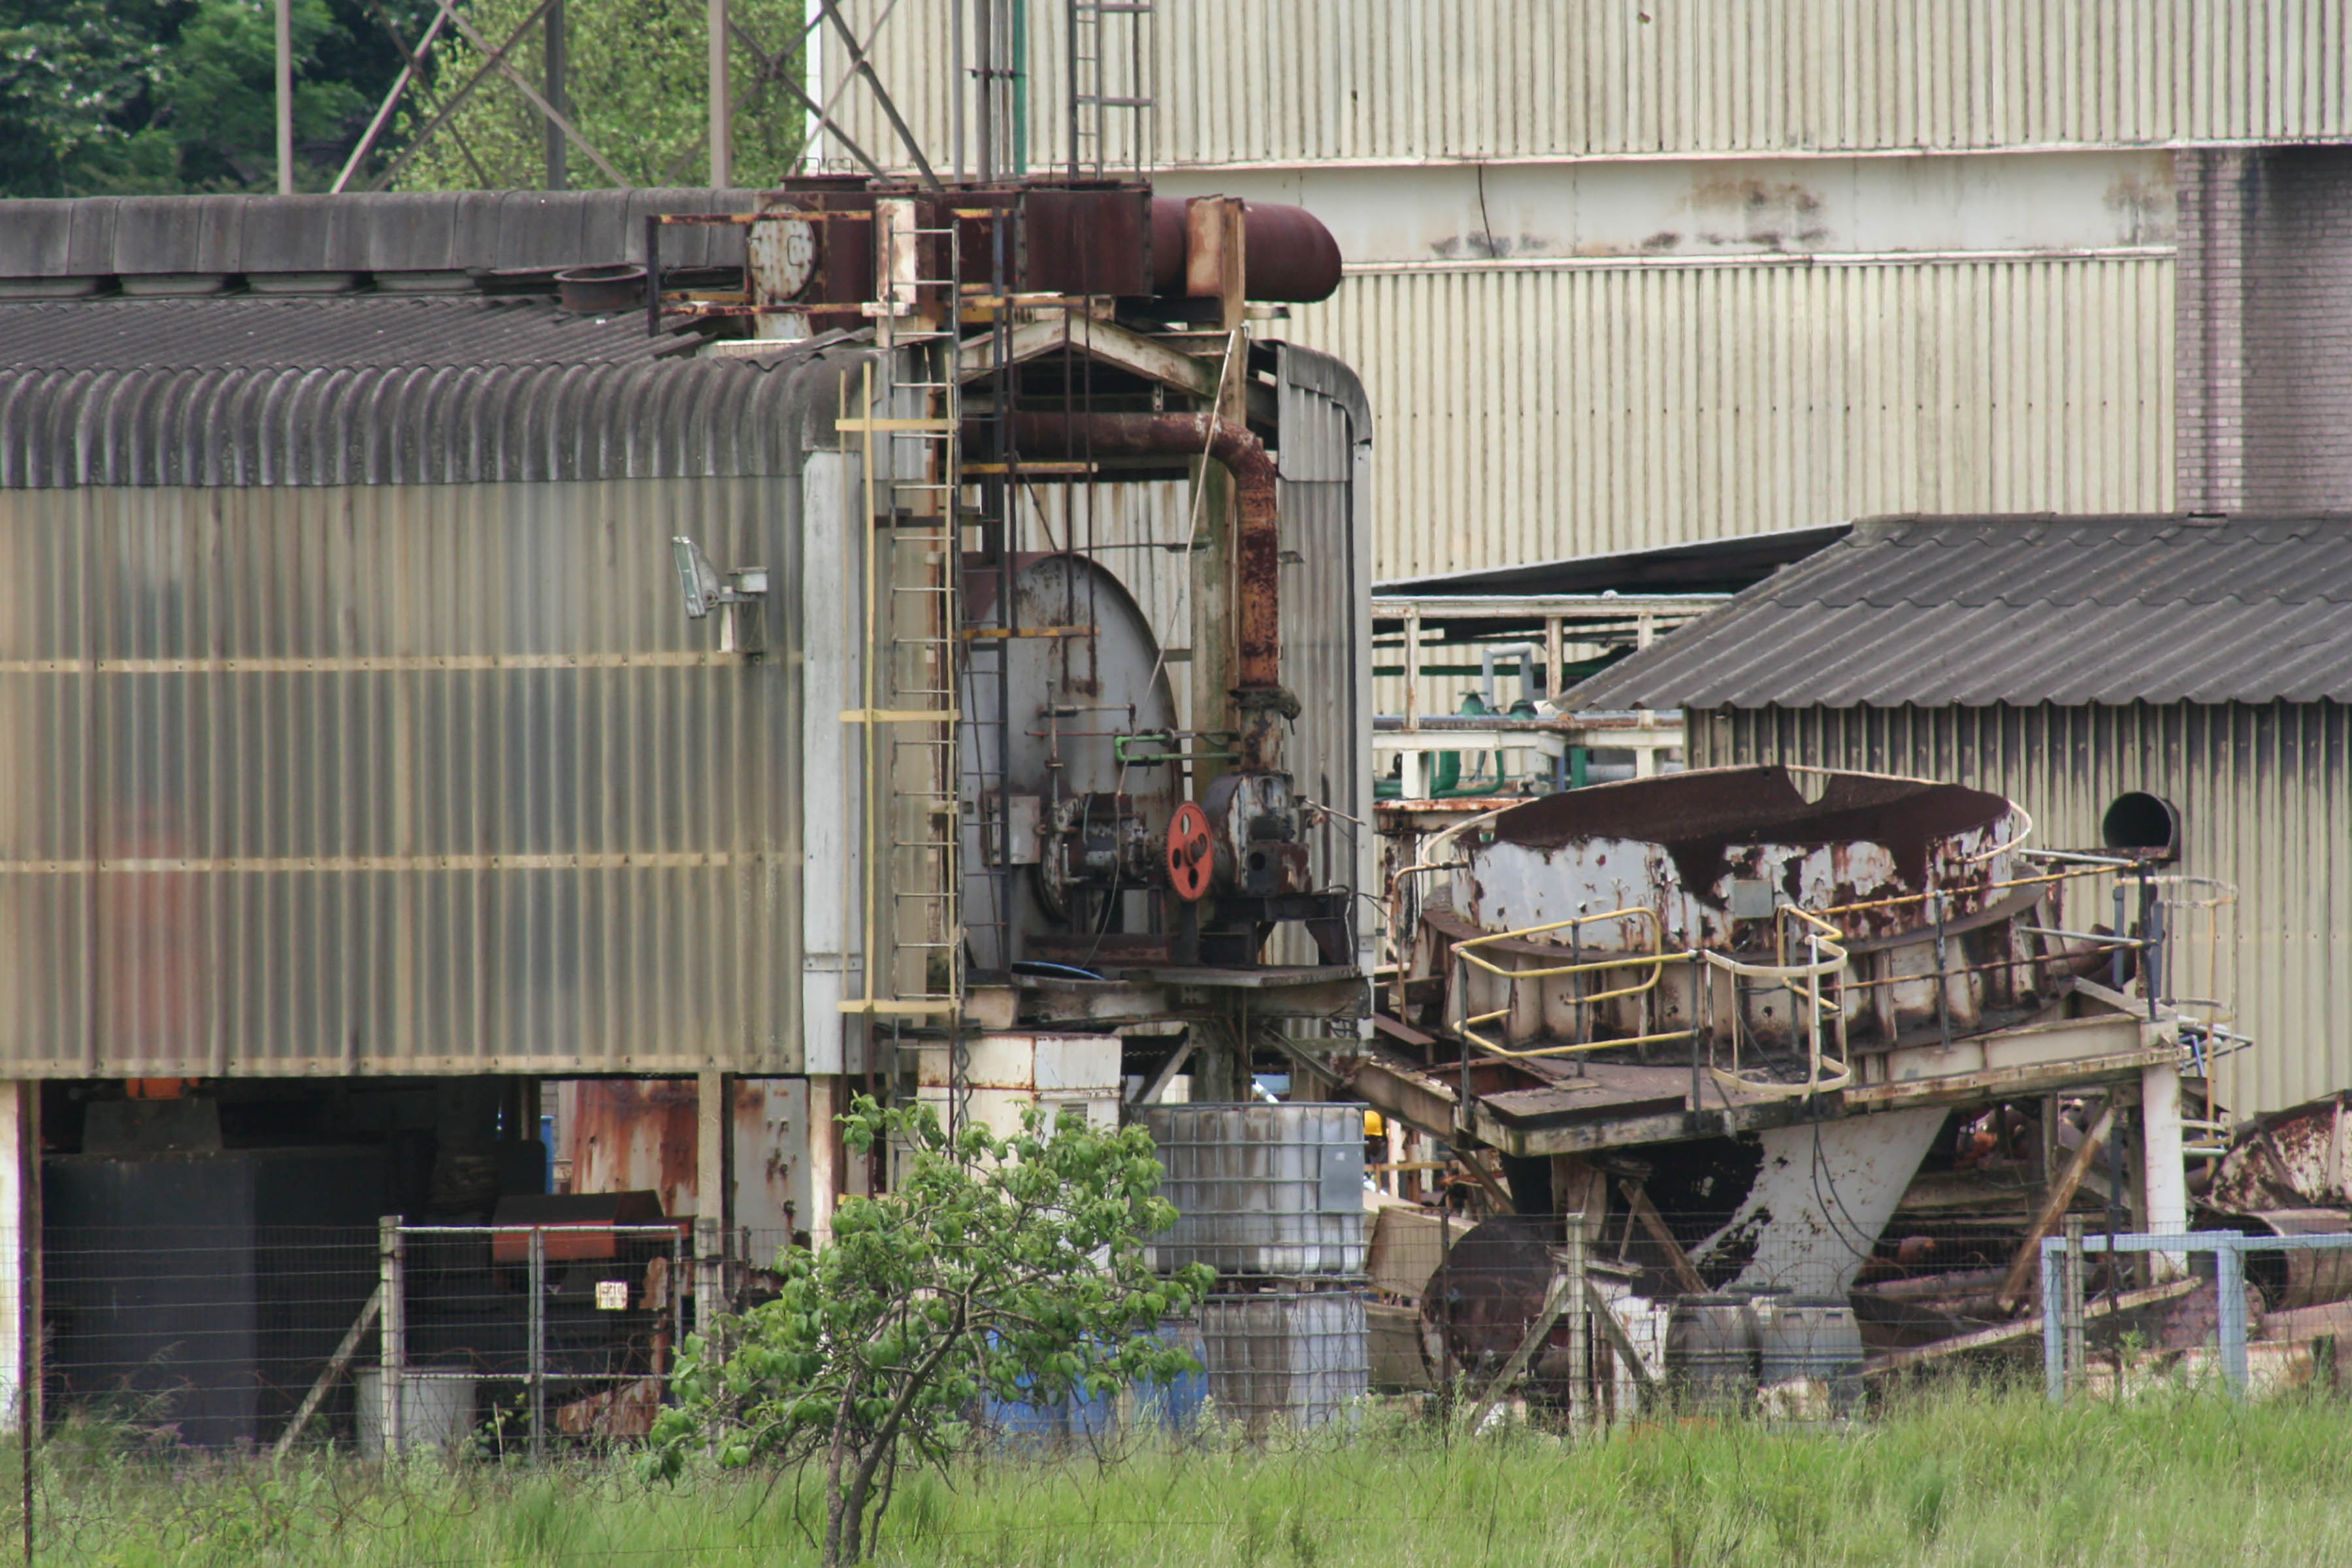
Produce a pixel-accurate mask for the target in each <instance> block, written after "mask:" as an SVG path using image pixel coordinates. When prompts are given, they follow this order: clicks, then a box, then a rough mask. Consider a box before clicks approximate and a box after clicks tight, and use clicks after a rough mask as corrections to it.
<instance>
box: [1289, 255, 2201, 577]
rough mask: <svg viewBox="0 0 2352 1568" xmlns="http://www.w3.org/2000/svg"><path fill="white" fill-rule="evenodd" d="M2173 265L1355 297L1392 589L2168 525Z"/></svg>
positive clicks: (1301, 325)
mask: <svg viewBox="0 0 2352 1568" xmlns="http://www.w3.org/2000/svg"><path fill="white" fill-rule="evenodd" d="M2172 288H2173V266H2172V263H2171V261H2170V260H2168V259H2166V258H2119V259H2092V260H2046V261H1985V262H1955V263H1943V264H1925V265H1899V266H1806V265H1801V264H1777V263H1776V264H1772V265H1766V266H1702V267H1624V268H1561V269H1556V270H1532V269H1531V270H1524V271H1514V270H1507V269H1501V268H1497V269H1493V270H1479V271H1463V272H1451V273H1404V274H1379V275H1368V276H1358V277H1351V278H1350V279H1349V280H1348V281H1347V283H1346V284H1344V285H1343V286H1342V288H1341V289H1340V291H1339V295H1338V296H1337V298H1335V299H1334V300H1331V301H1330V302H1329V303H1328V304H1324V305H1317V306H1309V307H1301V308H1298V309H1297V310H1296V312H1295V315H1294V318H1293V320H1292V321H1290V322H1288V323H1286V326H1285V327H1284V329H1283V335H1284V336H1286V337H1287V338H1290V339H1292V340H1294V341H1297V342H1302V343H1307V344H1311V345H1313V346H1314V347H1316V348H1318V349H1321V350H1323V351H1325V352H1327V353H1333V354H1336V355H1338V356H1339V357H1340V358H1341V359H1343V360H1345V361H1347V362H1348V363H1349V364H1352V365H1354V366H1356V367H1357V368H1358V370H1359V373H1360V374H1361V375H1362V377H1363V379H1364V382H1365V384H1366V385H1367V387H1368V389H1369V390H1370V396H1371V402H1372V406H1373V407H1374V409H1376V410H1377V411H1378V416H1379V420H1380V442H1379V444H1378V446H1377V447H1375V448H1374V451H1373V458H1372V461H1373V468H1374V473H1375V475H1376V481H1375V484H1374V496H1373V507H1374V515H1375V517H1376V519H1377V524H1376V543H1375V547H1374V552H1373V558H1374V566H1375V572H1376V574H1377V575H1378V576H1380V577H1381V578H1391V577H1402V576H1411V575H1413V574H1420V573H1428V572H1452V571H1467V570H1474V569H1476V568H1479V567H1486V566H1502V565H1508V564H1512V563H1517V562H1522V561H1538V560H1545V559H1549V558H1553V557H1558V556H1564V555H1581V554H1588V553H1594V552H1603V551H1612V550H1630V549H1640V548H1643V547H1646V546H1651V545H1658V544H1671V543H1678V542H1685V541H1688V540H1694V539H1706V538H1714V537H1719V536H1722V535H1727V534H1738V533H1757V532H1763V531H1769V530H1775V529H1786V528H1799V527H1805V526H1808V525H1811V524H1814V523H1819V522H1822V521H1827V520H1834V519H1838V518H1847V517H1856V516H1864V515H1868V514H1870V513H1874V512H1887V511H1912V510H1924V511H1962V512H1965V511H2035V510H2060V511H2134V510H2144V511H2161V510H2169V509H2170V508H2171V506H2172V504H2173V502H2172V383H2171V365H2172V331H2173V311H2172Z"/></svg>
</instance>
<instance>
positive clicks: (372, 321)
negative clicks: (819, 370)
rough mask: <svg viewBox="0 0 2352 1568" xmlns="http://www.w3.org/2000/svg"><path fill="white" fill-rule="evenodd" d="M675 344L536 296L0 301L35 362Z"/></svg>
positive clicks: (325, 360) (442, 354)
mask: <svg viewBox="0 0 2352 1568" xmlns="http://www.w3.org/2000/svg"><path fill="white" fill-rule="evenodd" d="M665 346H667V347H668V348H670V349H671V350H673V351H675V349H676V348H677V343H676V342H675V341H674V340H671V339H667V338H649V337H647V336H646V318H645V314H644V312H643V311H638V310H632V311H630V312H628V313H627V314H626V315H624V316H617V317H610V318H607V317H600V316H588V315H581V314H579V313H577V312H574V311H570V310H559V309H557V307H556V305H555V302H554V301H553V300H550V299H547V298H545V297H544V296H530V297H523V298H516V299H504V300H500V299H482V298H478V297H474V296H465V297H459V298H452V299H436V298H435V297H433V296H431V295H415V294H352V295H333V296H326V297H315V296H314V297H310V298H299V299H272V298H270V297H269V296H268V295H259V294H235V295H226V296H219V297H211V298H201V299H193V300H172V299H163V300H139V299H107V300H48V301H38V302H30V301H28V302H25V303H0V364H5V365H7V366H8V367H9V368H10V369H11V370H13V371H15V372H17V373H20V374H21V373H23V372H26V371H37V370H220V369H226V368H231V367H234V368H237V369H243V370H288V369H303V370H317V369H328V368H333V367H336V366H349V367H352V368H357V367H361V366H392V365H402V366H407V367H409V368H412V369H413V368H418V367H422V366H425V365H455V364H624V363H630V362H633V361H637V360H643V359H646V358H649V357H651V356H652V354H653V353H654V351H655V350H656V349H658V348H662V347H665Z"/></svg>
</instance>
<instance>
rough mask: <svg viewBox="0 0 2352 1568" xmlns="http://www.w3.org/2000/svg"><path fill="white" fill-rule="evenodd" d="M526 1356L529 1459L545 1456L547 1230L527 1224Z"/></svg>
mask: <svg viewBox="0 0 2352 1568" xmlns="http://www.w3.org/2000/svg"><path fill="white" fill-rule="evenodd" d="M527 1332H528V1334H529V1336H530V1340H529V1344H528V1348H527V1351H526V1354H527V1355H528V1357H529V1363H528V1365H527V1366H526V1368H525V1375H526V1376H528V1377H529V1379H530V1462H531V1463H532V1464H534V1465H538V1464H543V1463H545V1462H546V1459H547V1232H546V1230H545V1229H543V1228H542V1227H541V1226H531V1227H530V1317H529V1319H528V1329H527Z"/></svg>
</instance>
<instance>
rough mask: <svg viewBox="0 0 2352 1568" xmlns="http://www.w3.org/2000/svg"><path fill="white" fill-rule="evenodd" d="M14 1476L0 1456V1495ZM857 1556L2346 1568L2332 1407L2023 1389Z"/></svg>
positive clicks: (2351, 1550) (71, 1505) (358, 1480)
mask: <svg viewBox="0 0 2352 1568" xmlns="http://www.w3.org/2000/svg"><path fill="white" fill-rule="evenodd" d="M13 1469H14V1457H13V1455H11V1456H9V1457H8V1465H7V1468H6V1469H5V1470H0V1474H11V1473H13ZM796 1497H797V1494H796V1493H795V1490H794V1489H793V1487H792V1486H791V1485H790V1484H789V1483H788V1482H780V1481H774V1480H772V1479H765V1478H761V1479H750V1478H746V1477H744V1476H741V1475H740V1474H738V1475H730V1476H725V1477H717V1476H709V1477H701V1478H697V1479H691V1480H688V1481H686V1482H682V1483H680V1484H678V1485H676V1486H672V1487H656V1486H650V1485H648V1484H647V1483H646V1482H644V1481H642V1480H640V1479H637V1478H636V1475H635V1470H634V1468H632V1467H631V1466H630V1465H629V1464H628V1463H626V1462H625V1460H622V1459H617V1458H616V1459H614V1460H613V1461H610V1462H607V1463H604V1464H601V1465H588V1464H573V1465H568V1466H564V1467H561V1468H551V1469H550V1470H547V1471H544V1472H532V1471H530V1470H528V1469H525V1468H515V1467H508V1466H494V1465H488V1464H466V1465H458V1466H454V1467H449V1466H443V1465H441V1464H438V1463H430V1464H412V1465H410V1466H408V1467H405V1468H404V1469H403V1470H402V1471H401V1472H400V1473H398V1474H397V1475H396V1476H387V1475H386V1474H384V1473H383V1472H382V1471H380V1470H377V1469H375V1468H372V1467H365V1466H361V1465H358V1464H356V1463H353V1462H351V1461H349V1460H338V1459H333V1458H317V1457H312V1458H304V1459H299V1460H294V1461H289V1462H287V1463H285V1464H282V1465H278V1466H270V1465H267V1464H261V1463H256V1462H247V1463H243V1464H236V1463H230V1462H225V1461H206V1462H203V1463H198V1464H189V1463H186V1462H181V1463H177V1464H173V1463H167V1462H165V1461H163V1460H161V1459H157V1458H149V1457H141V1456H140V1455H138V1454H136V1453H135V1452H133V1453H126V1452H125V1451H124V1450H123V1449H122V1448H121V1447H120V1446H119V1445H117V1444H115V1443H112V1442H102V1441H100V1440H98V1439H97V1438H96V1437H94V1436H91V1437H85V1438H81V1439H79V1440H74V1439H68V1440H66V1441H61V1442H58V1443H56V1444H53V1445H52V1446H51V1447H50V1449H49V1450H48V1452H47V1456H46V1458H45V1472H44V1475H43V1479H42V1500H41V1504H40V1514H41V1521H42V1530H41V1539H40V1542H39V1544H40V1553H39V1561H40V1562H42V1563H48V1564H66V1563H74V1564H107V1565H110V1568H113V1565H119V1568H147V1565H150V1564H152V1565H156V1568H162V1565H164V1564H171V1565H173V1568H183V1565H194V1564H207V1565H208V1564H222V1565H227V1564H236V1565H239V1568H247V1565H256V1568H259V1565H277V1564H287V1565H292V1564H302V1565H304V1568H344V1565H350V1568H359V1565H362V1564H365V1565H371V1568H373V1565H377V1564H383V1565H386V1568H390V1565H393V1564H398V1565H400V1568H425V1565H428V1564H448V1565H450V1568H457V1565H459V1564H467V1565H471V1564H514V1565H517V1568H521V1565H531V1568H539V1565H546V1568H555V1565H558V1564H561V1565H564V1568H574V1565H576V1568H625V1565H628V1564H634V1563H643V1564H647V1565H648V1568H651V1565H653V1564H656V1563H658V1564H663V1565H664V1568H696V1565H698V1564H703V1563H709V1564H734V1563H760V1564H763V1565H765V1564H797V1563H813V1562H814V1556H815V1554H814V1551H813V1550H812V1549H811V1547H810V1545H809V1542H808V1538H807V1536H806V1535H805V1534H804V1533H803V1528H802V1524H801V1522H800V1520H799V1519H798V1518H796V1516H795V1510H794V1504H795V1501H796ZM0 1506H5V1505H0ZM812 1517H814V1516H813V1514H812ZM10 1528H11V1531H12V1532H13V1523H12V1525H11V1527H10ZM6 1550H8V1551H9V1552H14V1551H15V1546H14V1543H13V1542H9V1544H8V1545H7V1548H6ZM877 1561H879V1562H881V1563H893V1564H898V1563H923V1564H933V1563H939V1564H953V1565H970V1568H999V1565H1003V1568H1015V1565H1028V1564H1035V1565H1037V1568H1049V1565H1051V1568H1061V1565H1065V1564H1068V1565H1084V1564H1101V1565H1103V1568H1113V1565H1116V1568H1146V1565H1157V1568H1226V1565H1229V1564H1230V1565H1234V1568H1276V1565H1284V1568H1288V1565H1294V1564H1295V1565H1297V1568H1359V1565H1360V1568H1408V1565H1414V1564H1423V1563H1427V1564H1433V1565H1437V1564H1443V1565H1444V1568H1471V1565H1474V1564H1495V1565H1511V1568H1519V1565H1524V1564H1554V1563H1558V1564H1568V1563H1611V1564H1615V1563H1625V1564H1658V1565H1666V1564H1776V1565H1777V1564H1865V1563H1867V1564H1878V1563H1952V1564H1986V1565H1988V1568H1990V1565H1992V1564H2001V1565H2004V1568H2008V1565H2014V1564H2040V1563H2082V1564H2086V1565H2088V1564H2103V1565H2104V1564H2131V1565H2134V1568H2137V1565H2141V1564H2151V1563H2182V1564H2195V1565H2196V1568H2218V1565H2220V1564H2227V1563H2262V1564H2266V1565H2267V1564H2282V1563H2352V1404H2339V1403H2336V1402H2333V1401H2329V1400H2325V1399H2317V1398H2308V1399H2301V1398H2299V1399H2292V1400H2285V1401H2280V1402H2275V1403H2272V1404H2268V1405H2259V1406H2255V1407H2252V1408H2243V1409H2242V1408H2238V1407H2234V1406H2232V1405H2229V1404H2228V1403H2226V1402H2225V1401H2223V1400H2221V1399H2220V1398H2218V1397H2214V1396H2212V1395H2210V1394H2205V1395H2194V1396H2192V1395H2187V1394H2180V1395H2174V1394H2154V1395H2148V1396H2143V1397H2141V1398H2139V1399H2137V1400H2135V1401H2133V1402H2131V1403H2129V1404H2127V1405H2122V1406H2116V1405H2094V1404H2078V1405H2076V1406H2074V1407H2073V1408H2070V1409H2068V1410H2065V1411H2063V1412H2061V1411H2053V1410H2052V1409H2051V1408H2050V1407H2049V1406H2048V1405H2045V1404H2043V1403H2042V1400H2041V1399H2040V1397H2039V1396H2038V1394H2034V1393H2032V1392H2030V1391H2026V1390H2017V1391H2007V1392H2000V1391H1990V1390H1958V1391H1955V1390H1950V1389H1946V1390H1941V1391H1936V1392H1930V1393H1923V1394H1915V1395H1911V1396H1908V1397H1906V1398H1905V1399H1904V1400H1902V1401H1901V1402H1900V1403H1899V1404H1898V1405H1897V1406H1896V1407H1895V1408H1893V1409H1890V1410H1887V1411H1885V1412H1883V1413H1882V1414H1881V1415H1880V1416H1879V1418H1877V1419H1875V1420H1874V1421H1872V1422H1870V1423H1869V1424H1867V1425H1863V1426H1854V1427H1852V1428H1849V1429H1846V1430H1843V1431H1838V1432H1828V1433H1787V1432H1776V1431H1771V1430H1768V1429H1766V1428H1763V1427H1761V1426H1751V1425H1744V1424H1736V1423H1735V1424H1704V1423H1681V1422H1677V1423H1672V1424H1664V1425H1658V1426H1643V1427H1638V1428H1633V1429H1627V1430H1621V1431H1620V1432H1618V1433H1617V1434H1615V1435H1613V1436H1610V1437H1608V1438H1605V1439H1601V1440H1598V1441H1594V1442H1591V1443H1588V1444H1585V1445H1582V1446H1580V1447H1569V1446H1567V1445H1564V1444H1563V1443H1562V1442H1560V1441H1559V1439H1557V1438H1553V1437H1549V1436H1543V1435H1540V1434H1537V1433H1532V1432H1528V1431H1525V1430H1514V1431H1510V1432H1506V1433H1503V1434H1499V1435H1493V1436H1486V1437H1483V1438H1479V1439H1476V1440H1465V1439H1463V1438H1460V1437H1458V1436H1457V1437H1456V1438H1454V1440H1453V1441H1452V1442H1450V1443H1449V1442H1447V1441H1446V1440H1445V1437H1444V1434H1443V1432H1442V1431H1440V1430H1438V1429H1435V1428H1433V1427H1431V1426H1422V1425H1417V1424H1412V1425H1409V1424H1405V1423H1402V1422H1400V1421H1394V1420H1391V1419H1387V1418H1384V1417H1382V1416H1381V1415H1377V1414H1376V1415H1372V1416H1370V1417H1369V1418H1368V1419H1367V1420H1366V1421H1365V1422H1364V1423H1363V1424H1362V1425H1361V1426H1360V1427H1359V1428H1358V1430H1357V1431H1356V1433H1355V1434H1354V1435H1353V1436H1350V1437H1349V1438H1346V1439H1340V1438H1336V1437H1326V1438H1322V1439H1319V1440H1313V1441H1305V1440H1302V1441H1298V1442H1294V1443H1291V1444H1288V1445H1285V1446H1281V1447H1276V1448H1274V1449H1272V1450H1271V1451H1265V1452H1259V1451H1252V1450H1249V1449H1246V1448H1243V1447H1234V1446H1226V1445H1218V1444H1203V1445H1200V1446H1196V1447H1187V1448H1168V1447H1154V1448H1150V1449H1145V1450H1141V1451H1137V1452H1133V1453H1130V1454H1128V1455H1126V1456H1124V1457H1122V1458H1119V1459H1118V1461H1117V1462H1113V1463H1103V1462H1101V1461H1100V1460H1098V1459H1097V1458H1093V1457H1088V1456H1084V1455H1080V1456H1069V1457H1064V1458H1056V1459H1052V1460H1047V1459H1040V1458H1025V1459H1005V1458H999V1459H995V1460H992V1461H991V1462H988V1463H984V1464H975V1465H971V1466H967V1467H963V1468H959V1469H958V1470H956V1471H955V1472H953V1473H952V1474H950V1475H945V1476H923V1477H918V1478H914V1479H910V1480H909V1481H908V1482H907V1483H906V1484H904V1485H903V1486H902V1487H901V1488H900V1491H899V1497H898V1504H897V1507H896V1508H895V1509H894V1510H893V1512H892V1515H891V1517H890V1520H889V1521H888V1522H887V1525H886V1526H885V1530H884V1536H883V1541H882V1546H881V1551H880V1554H879V1556H878V1558H877Z"/></svg>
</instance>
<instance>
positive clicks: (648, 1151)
mask: <svg viewBox="0 0 2352 1568" xmlns="http://www.w3.org/2000/svg"><path fill="white" fill-rule="evenodd" d="M695 1110H696V1095H695V1085H694V1080H693V1079H583V1080H582V1082H581V1084H580V1088H579V1097H578V1108H577V1109H576V1110H574V1111H573V1113H572V1128H571V1130H570V1137H571V1140H572V1191H573V1192H574V1193H575V1194H588V1193H629V1192H653V1193H658V1194H661V1204H662V1209H663V1211H664V1212H665V1213H667V1214H668V1215H673V1216H677V1215H692V1214H698V1213H699V1212H701V1211H700V1209H699V1207H698V1204H697V1201H696V1200H697V1197H698V1181H697V1173H696V1168H695V1161H696V1155H697V1151H698V1145H697V1142H696V1126H695Z"/></svg>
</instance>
